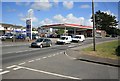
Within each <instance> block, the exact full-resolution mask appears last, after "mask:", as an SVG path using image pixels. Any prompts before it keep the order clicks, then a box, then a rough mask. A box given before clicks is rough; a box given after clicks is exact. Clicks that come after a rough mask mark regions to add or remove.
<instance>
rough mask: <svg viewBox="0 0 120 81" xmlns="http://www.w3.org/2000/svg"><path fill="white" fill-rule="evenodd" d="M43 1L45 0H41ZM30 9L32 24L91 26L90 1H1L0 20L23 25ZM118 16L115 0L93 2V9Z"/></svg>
mask: <svg viewBox="0 0 120 81" xmlns="http://www.w3.org/2000/svg"><path fill="white" fill-rule="evenodd" d="M43 1H45V2H43ZM30 9H32V10H31V17H32V20H33V26H36V27H38V26H41V25H48V24H57V23H71V24H80V25H88V26H92V23H91V19H90V18H91V13H92V8H91V2H73V1H62V2H58V0H53V1H52V2H50V1H48V0H37V1H36V2H2V22H3V23H8V24H16V25H22V26H25V25H26V24H25V21H26V18H28V11H29V10H30ZM98 10H101V11H103V12H105V13H108V14H111V15H114V16H116V17H118V3H117V2H95V11H98Z"/></svg>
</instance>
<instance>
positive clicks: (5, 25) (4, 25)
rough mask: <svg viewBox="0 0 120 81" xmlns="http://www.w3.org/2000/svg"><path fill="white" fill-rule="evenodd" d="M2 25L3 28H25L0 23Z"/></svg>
mask: <svg viewBox="0 0 120 81" xmlns="http://www.w3.org/2000/svg"><path fill="white" fill-rule="evenodd" d="M0 25H2V27H14V28H23V26H19V25H13V24H6V23H0Z"/></svg>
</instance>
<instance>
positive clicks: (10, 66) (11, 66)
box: [6, 65, 17, 69]
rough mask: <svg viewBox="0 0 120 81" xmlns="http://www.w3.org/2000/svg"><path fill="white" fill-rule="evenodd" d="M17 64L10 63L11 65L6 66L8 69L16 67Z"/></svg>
mask: <svg viewBox="0 0 120 81" xmlns="http://www.w3.org/2000/svg"><path fill="white" fill-rule="evenodd" d="M16 66H17V65H12V66H8V67H6V68H8V69H10V68H13V67H16Z"/></svg>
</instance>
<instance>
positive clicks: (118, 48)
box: [116, 46, 120, 56]
mask: <svg viewBox="0 0 120 81" xmlns="http://www.w3.org/2000/svg"><path fill="white" fill-rule="evenodd" d="M116 55H117V56H120V46H118V47H117V48H116Z"/></svg>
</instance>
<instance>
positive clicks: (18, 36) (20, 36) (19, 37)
mask: <svg viewBox="0 0 120 81" xmlns="http://www.w3.org/2000/svg"><path fill="white" fill-rule="evenodd" d="M25 38H26V36H25V35H24V34H19V35H17V36H16V39H25Z"/></svg>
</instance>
